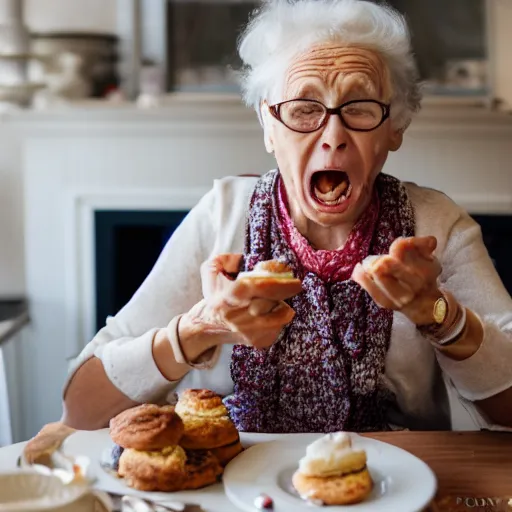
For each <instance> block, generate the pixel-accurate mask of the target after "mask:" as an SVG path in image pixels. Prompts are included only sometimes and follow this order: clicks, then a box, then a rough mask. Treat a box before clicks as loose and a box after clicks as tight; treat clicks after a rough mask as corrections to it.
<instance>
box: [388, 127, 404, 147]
mask: <svg viewBox="0 0 512 512" xmlns="http://www.w3.org/2000/svg"><path fill="white" fill-rule="evenodd" d="M403 140H404V131H403V130H393V131H392V132H391V134H390V137H389V150H390V151H398V150H399V149H400V146H401V145H402V142H403Z"/></svg>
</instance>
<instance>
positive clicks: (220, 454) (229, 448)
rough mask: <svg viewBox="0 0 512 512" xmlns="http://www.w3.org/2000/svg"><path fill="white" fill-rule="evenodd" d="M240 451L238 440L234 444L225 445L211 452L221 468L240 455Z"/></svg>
mask: <svg viewBox="0 0 512 512" xmlns="http://www.w3.org/2000/svg"><path fill="white" fill-rule="evenodd" d="M242 451H243V447H242V443H240V439H237V440H236V441H235V442H234V443H231V444H227V445H225V446H219V447H218V448H212V450H211V452H212V453H213V455H214V456H215V457H216V458H217V460H218V461H219V463H220V465H221V466H222V467H224V466H227V465H228V462H230V461H231V460H233V459H234V458H235V457H236V456H237V455H239V454H240V453H242Z"/></svg>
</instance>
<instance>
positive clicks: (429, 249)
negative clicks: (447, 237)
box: [352, 236, 442, 325]
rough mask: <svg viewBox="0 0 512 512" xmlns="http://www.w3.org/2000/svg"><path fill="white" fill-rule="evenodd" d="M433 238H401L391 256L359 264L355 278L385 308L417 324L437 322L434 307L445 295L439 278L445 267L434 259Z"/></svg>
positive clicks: (397, 240)
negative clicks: (434, 320)
mask: <svg viewBox="0 0 512 512" xmlns="http://www.w3.org/2000/svg"><path fill="white" fill-rule="evenodd" d="M436 246H437V240H436V239H435V237H433V236H427V237H411V238H398V239H396V240H395V241H394V242H393V244H392V245H391V247H390V250H389V254H388V255H384V256H379V257H376V258H375V259H372V260H370V261H371V263H368V264H364V265H363V264H360V263H358V264H357V265H356V267H355V268H354V271H353V273H352V279H353V280H354V281H355V282H357V283H358V284H359V285H361V286H362V287H363V288H364V289H365V290H366V291H367V292H368V293H369V294H370V295H371V297H372V298H373V300H374V301H375V302H376V303H377V304H378V305H379V306H381V307H383V308H387V309H392V310H394V311H400V312H401V313H403V314H404V315H405V316H406V317H408V318H409V320H411V321H412V322H413V323H415V324H416V325H426V324H430V323H432V322H433V316H432V314H433V307H434V304H435V302H436V300H437V299H439V297H441V296H442V294H441V291H440V290H439V287H438V283H437V278H438V277H439V275H440V274H441V265H440V264H439V261H438V260H437V258H436V257H435V256H434V254H433V253H434V250H435V248H436Z"/></svg>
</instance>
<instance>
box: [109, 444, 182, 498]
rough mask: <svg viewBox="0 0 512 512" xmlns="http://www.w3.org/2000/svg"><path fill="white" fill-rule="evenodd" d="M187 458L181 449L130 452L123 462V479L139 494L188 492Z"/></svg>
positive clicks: (121, 472)
mask: <svg viewBox="0 0 512 512" xmlns="http://www.w3.org/2000/svg"><path fill="white" fill-rule="evenodd" d="M186 464H187V454H186V453H185V450H184V449H183V448H181V446H169V447H167V448H164V449H163V450H160V451H139V450H134V449H133V448H128V449H126V450H124V451H123V453H122V455H121V458H120V459H119V470H118V473H119V476H121V477H123V478H124V480H125V482H126V484H127V485H128V486H129V487H132V488H134V489H137V490H139V491H162V492H173V491H179V490H181V489H183V488H184V485H185V480H186V478H187V472H186V469H185V468H186Z"/></svg>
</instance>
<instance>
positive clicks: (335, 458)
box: [292, 432, 373, 505]
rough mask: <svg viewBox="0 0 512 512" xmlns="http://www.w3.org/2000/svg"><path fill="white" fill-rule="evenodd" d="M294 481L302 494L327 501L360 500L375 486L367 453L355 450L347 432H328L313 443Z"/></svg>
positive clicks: (327, 503) (350, 501)
mask: <svg viewBox="0 0 512 512" xmlns="http://www.w3.org/2000/svg"><path fill="white" fill-rule="evenodd" d="M292 482H293V485H294V487H295V489H296V490H297V492H298V493H299V494H300V496H301V497H302V498H304V499H309V500H319V501H322V502H323V503H324V504H325V505H348V504H351V503H359V502H361V501H363V500H364V499H365V498H366V497H367V496H368V494H369V493H370V492H371V490H372V488H373V482H372V479H371V476H370V473H369V472H368V469H367V467H366V453H365V452H364V451H363V450H354V449H353V447H352V441H351V439H350V435H349V434H347V433H345V432H337V433H334V434H328V435H326V436H324V437H321V438H320V439H318V440H316V441H315V442H313V443H311V444H310V445H309V446H308V447H307V449H306V455H305V457H303V458H302V459H301V460H300V462H299V469H298V470H297V471H296V472H295V473H294V475H293V479H292Z"/></svg>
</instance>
